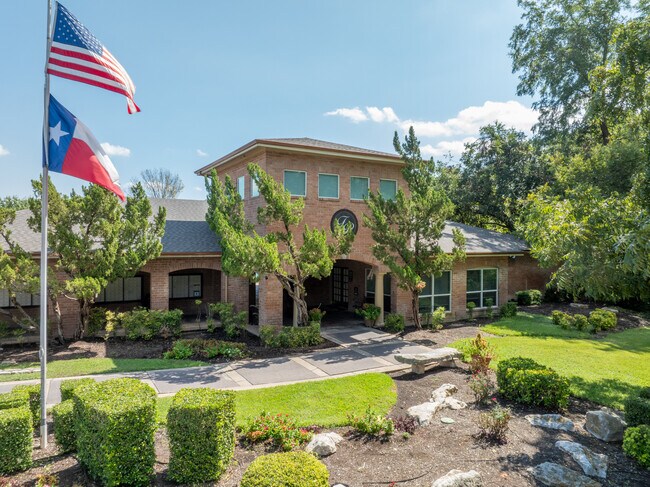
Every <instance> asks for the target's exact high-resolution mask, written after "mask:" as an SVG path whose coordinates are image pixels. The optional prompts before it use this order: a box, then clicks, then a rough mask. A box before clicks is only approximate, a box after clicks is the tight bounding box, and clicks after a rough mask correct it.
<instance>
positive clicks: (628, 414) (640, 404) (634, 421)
mask: <svg viewBox="0 0 650 487" xmlns="http://www.w3.org/2000/svg"><path fill="white" fill-rule="evenodd" d="M644 391H650V388H647V389H644V390H643V391H641V394H639V395H638V396H634V395H630V396H628V397H627V399H625V421H626V422H627V424H628V426H638V425H640V424H647V425H650V398H648V397H647V396H648V395H650V394H649V393H647V392H645V393H644ZM642 394H643V395H645V396H646V397H643V396H642Z"/></svg>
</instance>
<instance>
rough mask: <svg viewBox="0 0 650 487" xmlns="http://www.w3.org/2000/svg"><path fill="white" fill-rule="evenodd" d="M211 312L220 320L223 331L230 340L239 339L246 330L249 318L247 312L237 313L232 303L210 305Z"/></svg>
mask: <svg viewBox="0 0 650 487" xmlns="http://www.w3.org/2000/svg"><path fill="white" fill-rule="evenodd" d="M210 312H211V313H212V314H214V315H215V316H216V317H218V318H219V321H220V322H221V326H222V328H223V331H224V332H225V333H226V336H227V337H228V338H230V339H234V338H238V337H239V336H240V335H241V334H242V332H243V331H244V330H245V329H246V324H247V323H248V316H247V314H246V312H245V311H240V312H239V313H235V308H234V306H233V304H232V303H214V304H211V305H210Z"/></svg>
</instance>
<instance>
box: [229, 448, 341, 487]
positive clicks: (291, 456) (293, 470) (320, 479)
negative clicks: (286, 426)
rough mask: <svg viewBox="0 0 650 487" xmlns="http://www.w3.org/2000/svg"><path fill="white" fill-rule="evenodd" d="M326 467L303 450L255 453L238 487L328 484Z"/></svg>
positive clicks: (284, 486) (326, 486)
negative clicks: (257, 454) (256, 455)
mask: <svg viewBox="0 0 650 487" xmlns="http://www.w3.org/2000/svg"><path fill="white" fill-rule="evenodd" d="M329 477H330V474H329V472H328V471H327V467H326V466H325V465H324V464H323V463H322V462H320V461H318V460H317V459H316V457H314V456H313V455H310V454H309V453H306V452H303V451H297V452H287V453H271V454H270V455H262V456H261V457H257V458H256V459H255V460H254V461H253V463H251V464H250V465H249V466H248V468H247V469H246V472H245V473H244V476H243V477H242V479H241V483H240V484H239V485H240V487H277V486H280V485H281V486H283V487H329Z"/></svg>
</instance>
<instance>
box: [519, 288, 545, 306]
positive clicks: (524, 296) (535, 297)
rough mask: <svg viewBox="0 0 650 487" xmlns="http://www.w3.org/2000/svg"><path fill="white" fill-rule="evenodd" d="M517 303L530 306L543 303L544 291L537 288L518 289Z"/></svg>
mask: <svg viewBox="0 0 650 487" xmlns="http://www.w3.org/2000/svg"><path fill="white" fill-rule="evenodd" d="M515 296H516V297H517V304H518V305H519V306H530V305H531V304H542V292H541V291H539V290H537V289H528V290H527V291H517V292H516V293H515Z"/></svg>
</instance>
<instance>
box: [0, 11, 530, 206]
mask: <svg viewBox="0 0 650 487" xmlns="http://www.w3.org/2000/svg"><path fill="white" fill-rule="evenodd" d="M62 3H63V4H64V5H65V6H66V7H67V8H68V9H69V10H70V11H71V12H72V13H73V14H74V15H75V16H76V17H77V18H78V19H79V20H80V21H81V22H82V23H83V24H84V25H85V26H86V27H88V28H89V29H90V31H91V32H93V34H94V35H95V36H96V37H97V38H98V39H99V40H100V41H101V42H102V43H103V44H104V45H105V46H106V47H107V48H108V49H109V50H110V51H111V52H112V53H113V55H114V56H115V57H116V58H117V59H118V60H119V61H120V62H121V63H122V65H123V66H124V67H125V68H126V69H127V71H128V72H129V74H130V75H131V78H132V79H133V81H134V82H135V85H136V87H137V91H136V96H135V100H136V102H137V103H138V105H139V106H140V107H141V109H142V112H141V113H138V114H135V115H128V114H127V112H126V102H125V99H124V97H122V96H120V95H116V94H112V93H109V92H107V91H104V90H99V89H97V88H93V87H91V86H87V85H83V84H80V83H75V82H72V81H68V80H64V79H60V78H56V77H52V81H51V91H52V94H54V96H56V97H57V99H58V100H59V101H60V102H61V103H62V104H63V105H64V106H66V108H68V110H70V111H71V112H72V113H74V114H75V115H76V116H77V117H78V118H79V119H80V120H82V121H83V122H84V123H85V124H86V125H87V126H88V127H89V128H90V129H91V130H92V131H93V133H94V134H95V136H96V137H97V139H98V140H99V141H100V142H103V143H107V144H110V145H111V147H110V148H109V149H108V152H109V154H111V158H112V160H113V163H114V164H115V166H116V167H117V169H118V171H119V173H120V177H121V181H122V186H123V187H125V186H126V185H127V183H128V182H129V181H130V180H132V179H133V178H135V177H137V175H138V174H139V172H140V171H141V170H143V169H146V168H155V167H164V168H168V169H170V170H172V171H174V172H177V173H178V174H179V175H180V176H181V177H182V179H183V180H184V182H185V191H184V192H183V194H182V197H185V198H202V197H203V196H204V192H203V182H202V180H201V179H200V178H198V177H197V176H195V175H194V174H193V171H194V170H195V169H197V168H198V167H201V166H203V165H204V164H206V163H208V162H210V161H211V160H213V159H216V158H218V157H219V156H221V155H223V154H225V153H227V152H230V151H231V150H233V149H235V148H237V147H239V146H241V145H243V144H244V143H246V142H248V141H249V140H251V139H254V138H265V137H313V138H318V139H324V140H329V141H333V142H339V143H344V144H350V145H355V146H360V147H367V148H371V149H377V150H387V151H392V134H393V132H394V131H395V130H398V131H400V132H402V131H403V130H404V128H406V127H408V126H409V125H410V124H414V125H415V127H416V133H417V134H418V136H419V137H420V139H421V141H422V145H423V148H424V151H425V153H426V154H428V155H433V156H434V157H436V158H439V157H441V156H442V155H443V154H446V153H448V152H451V153H452V154H457V153H458V151H459V150H460V149H461V148H462V144H463V142H464V141H469V140H472V137H475V136H476V132H477V128H478V126H480V125H481V124H484V123H488V122H491V121H493V120H494V119H495V118H499V119H500V120H502V121H504V122H505V123H506V124H508V125H513V126H516V127H518V128H520V129H522V130H527V129H529V127H530V126H531V125H532V123H534V121H535V113H534V112H533V111H532V110H530V109H529V108H528V107H529V106H530V103H531V100H530V99H528V98H519V97H517V96H516V93H515V88H516V83H517V78H516V76H515V75H513V74H512V73H511V65H510V59H509V57H508V48H507V44H508V39H509V37H510V34H511V32H512V28H513V27H514V25H515V24H517V23H518V22H519V16H520V11H519V9H518V8H517V6H516V2H515V1H514V0H508V1H506V0H490V1H489V2H486V1H484V0H429V1H416V0H407V1H401V2H398V1H396V0H393V1H384V0H354V1H350V0H347V1H338V0H327V1H325V0H318V1H316V0H314V1H304V0H303V1H298V0H294V1H286V0H276V1H274V2H269V1H247V0H241V1H237V2H226V1H199V0H188V1H185V2H179V1H170V0H158V1H156V2H153V1H132V0H131V1H128V0H93V1H83V0H66V1H63V2H62ZM45 6H46V2H45V1H44V0H38V1H21V2H11V3H10V4H8V5H5V7H4V9H3V15H2V16H0V63H1V66H2V68H3V69H2V71H1V72H2V77H1V78H0V87H1V88H2V89H1V90H0V168H1V170H2V175H3V177H2V178H0V196H6V195H23V196H24V195H28V194H29V192H30V180H31V179H33V178H36V177H38V175H39V174H40V160H41V124H42V111H43V66H44V61H45V23H46V9H45ZM53 179H54V182H55V184H56V185H57V187H58V188H59V189H61V190H63V191H68V190H70V189H71V188H73V187H78V186H79V184H78V183H76V182H75V180H74V179H72V178H70V177H68V176H63V175H58V174H57V175H54V177H53Z"/></svg>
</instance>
